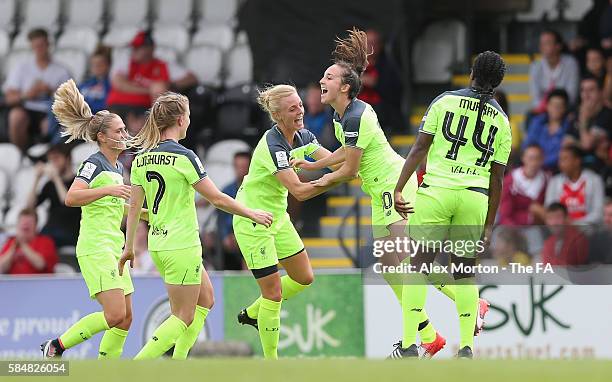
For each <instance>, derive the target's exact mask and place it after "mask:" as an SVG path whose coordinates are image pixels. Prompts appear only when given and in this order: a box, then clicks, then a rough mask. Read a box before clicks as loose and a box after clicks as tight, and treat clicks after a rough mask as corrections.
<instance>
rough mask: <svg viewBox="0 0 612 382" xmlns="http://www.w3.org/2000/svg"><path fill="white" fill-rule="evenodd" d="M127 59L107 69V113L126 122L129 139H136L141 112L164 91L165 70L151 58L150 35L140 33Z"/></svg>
mask: <svg viewBox="0 0 612 382" xmlns="http://www.w3.org/2000/svg"><path fill="white" fill-rule="evenodd" d="M131 46H132V53H131V55H130V57H129V59H127V60H124V61H120V62H114V63H113V66H112V69H111V91H110V94H109V95H108V99H107V101H106V102H107V106H108V109H109V111H111V112H113V113H115V114H118V115H119V116H120V117H121V118H122V119H123V120H124V121H126V125H127V129H128V131H129V133H130V134H131V135H136V134H137V133H138V132H139V131H140V129H141V128H142V126H143V125H144V121H145V112H146V111H147V110H148V109H149V108H150V107H151V104H152V102H153V100H155V98H157V96H158V95H160V94H161V93H163V92H165V91H167V90H168V88H169V85H170V83H169V82H170V75H169V72H168V66H167V65H166V63H165V62H164V61H162V60H159V59H157V58H155V56H154V51H155V43H154V41H153V37H152V35H151V32H150V31H141V32H138V34H137V35H136V36H135V37H134V39H133V40H132V43H131Z"/></svg>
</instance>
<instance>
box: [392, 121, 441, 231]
mask: <svg viewBox="0 0 612 382" xmlns="http://www.w3.org/2000/svg"><path fill="white" fill-rule="evenodd" d="M433 138H434V136H433V135H432V134H427V133H419V135H417V139H416V142H415V143H414V146H412V149H410V152H409V153H408V156H407V157H406V161H405V162H404V166H403V167H402V173H401V174H400V177H399V179H398V180H397V184H396V185H395V190H394V192H393V199H394V205H395V210H396V211H397V212H398V213H399V214H400V215H401V216H402V217H403V218H404V219H407V218H408V214H409V213H412V212H414V211H413V209H412V206H410V204H409V203H408V202H406V201H405V200H404V197H403V196H402V191H403V190H404V187H405V186H406V183H407V182H408V179H410V177H411V176H412V174H414V172H415V171H416V169H417V167H418V166H419V163H421V162H422V161H423V159H425V156H426V155H427V152H428V151H429V147H430V146H431V143H432V142H433Z"/></svg>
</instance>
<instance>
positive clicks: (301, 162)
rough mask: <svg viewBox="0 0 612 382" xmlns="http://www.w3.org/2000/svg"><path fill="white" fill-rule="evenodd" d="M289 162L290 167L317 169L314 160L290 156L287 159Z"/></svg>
mask: <svg viewBox="0 0 612 382" xmlns="http://www.w3.org/2000/svg"><path fill="white" fill-rule="evenodd" d="M289 164H290V165H291V167H294V168H301V169H302V170H309V171H312V170H317V166H316V165H315V162H310V161H307V160H306V159H296V158H292V159H291V160H290V161H289Z"/></svg>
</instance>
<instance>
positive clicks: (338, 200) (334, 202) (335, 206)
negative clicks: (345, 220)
mask: <svg viewBox="0 0 612 382" xmlns="http://www.w3.org/2000/svg"><path fill="white" fill-rule="evenodd" d="M356 200H357V197H356V196H332V197H329V198H327V215H329V216H345V215H346V214H347V213H349V211H350V213H352V214H354V211H355V201H356ZM359 211H360V214H361V216H370V215H371V214H372V208H371V200H370V197H368V196H364V197H361V198H360V199H359Z"/></svg>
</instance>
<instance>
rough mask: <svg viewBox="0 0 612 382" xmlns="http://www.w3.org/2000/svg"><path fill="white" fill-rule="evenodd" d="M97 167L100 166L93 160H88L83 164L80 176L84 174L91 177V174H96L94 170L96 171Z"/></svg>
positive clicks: (86, 177)
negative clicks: (92, 161)
mask: <svg viewBox="0 0 612 382" xmlns="http://www.w3.org/2000/svg"><path fill="white" fill-rule="evenodd" d="M96 168H98V166H96V165H95V164H93V163H91V162H87V163H85V164H84V165H83V168H82V169H81V173H80V174H79V176H82V177H83V178H85V179H91V176H92V175H93V174H94V171H96Z"/></svg>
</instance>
